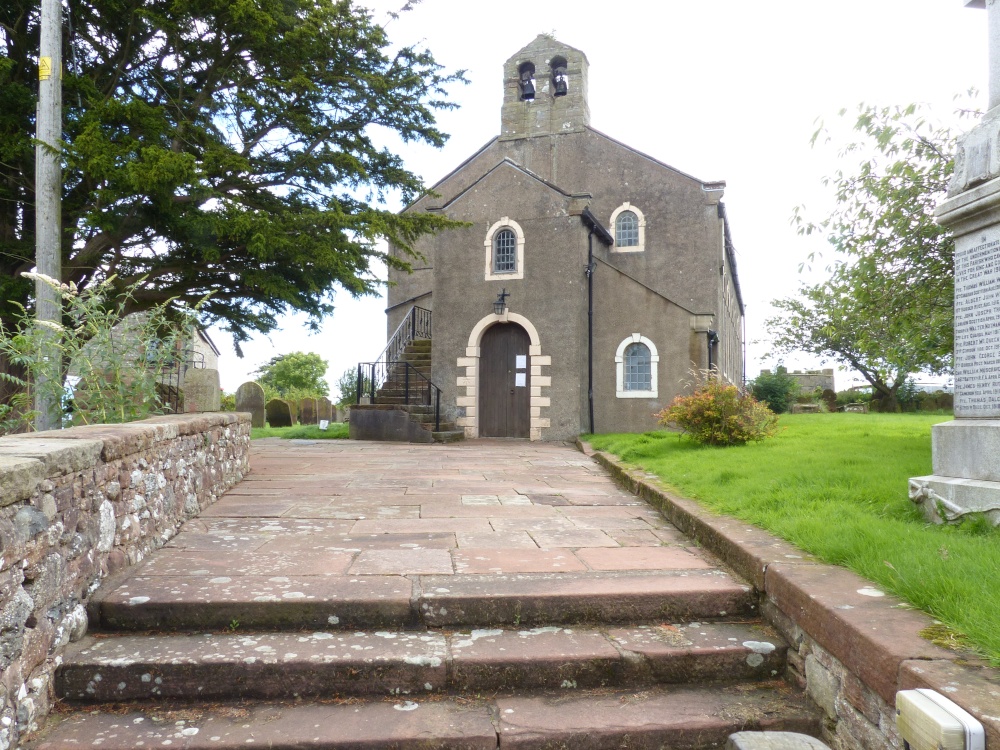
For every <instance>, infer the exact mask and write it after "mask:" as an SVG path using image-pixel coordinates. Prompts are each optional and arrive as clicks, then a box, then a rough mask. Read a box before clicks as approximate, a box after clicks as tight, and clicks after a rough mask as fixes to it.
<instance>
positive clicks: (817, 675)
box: [577, 441, 1000, 750]
mask: <svg viewBox="0 0 1000 750" xmlns="http://www.w3.org/2000/svg"><path fill="white" fill-rule="evenodd" d="M577 446H578V447H579V448H580V450H581V451H583V452H584V453H585V454H587V455H588V456H591V457H592V458H594V459H595V460H596V461H598V462H599V463H600V464H601V465H602V466H604V467H605V468H606V469H607V470H608V471H609V472H610V473H611V475H612V476H613V477H614V479H615V481H616V482H618V483H619V484H620V485H621V486H623V487H624V488H626V489H628V490H630V491H631V492H633V493H635V494H636V495H638V496H640V497H642V498H643V499H644V500H646V501H647V502H649V503H650V504H652V505H653V506H654V507H655V508H657V509H658V510H659V511H660V512H661V513H663V515H664V516H665V517H666V518H667V520H669V521H670V522H671V523H673V524H674V525H675V526H676V527H677V528H678V529H680V530H681V531H683V532H684V533H685V534H687V535H689V536H690V537H692V538H693V539H695V540H697V541H698V542H699V543H701V544H702V545H704V546H705V547H706V548H707V549H708V550H709V551H711V552H712V553H713V554H715V555H716V556H717V557H719V558H720V559H721V560H722V561H723V562H725V563H726V564H727V565H728V566H729V567H730V568H732V569H733V571H734V572H735V573H736V574H737V575H740V576H742V577H743V578H745V579H746V580H747V581H749V582H750V583H751V584H753V586H754V587H755V588H756V589H757V591H758V593H759V595H760V598H761V613H762V614H763V616H764V617H765V618H766V619H767V620H769V621H770V622H771V624H773V625H774V626H775V627H777V628H778V629H779V630H781V631H782V633H783V634H784V635H785V637H786V638H787V639H788V640H789V646H790V650H789V668H790V671H791V672H792V676H793V677H795V678H797V679H798V680H799V681H800V682H801V683H802V684H803V686H804V687H806V689H807V690H808V691H809V694H810V695H811V696H812V697H813V699H814V700H815V701H816V702H817V703H818V704H819V705H820V706H821V707H822V708H823V709H824V711H825V712H826V714H827V718H828V719H829V721H830V723H831V724H832V725H833V726H829V727H828V728H829V729H830V733H831V735H834V736H835V737H837V738H839V739H840V740H841V741H843V742H844V743H845V744H846V745H847V746H848V747H853V746H859V747H879V746H880V744H879V743H880V741H881V742H882V743H884V745H882V746H889V745H890V744H892V745H898V744H899V742H898V737H897V736H896V734H895V722H894V720H893V716H892V714H893V713H894V712H893V711H892V708H893V707H894V704H895V695H896V691H898V690H907V689H910V688H919V687H924V688H932V689H934V690H937V691H938V692H940V693H943V694H944V695H947V696H948V697H949V698H951V699H952V700H953V701H955V702H956V703H958V704H959V705H961V706H962V707H963V708H965V710H967V711H968V712H969V713H971V714H972V715H973V716H975V717H976V718H977V719H979V721H981V722H982V723H983V725H984V727H985V728H986V748H987V750H1000V671H998V670H996V669H990V668H989V667H987V666H984V665H982V664H978V663H975V660H970V659H969V658H968V656H966V655H963V654H959V653H956V652H953V651H948V650H945V649H942V648H939V647H938V646H935V645H933V644H932V643H930V642H929V641H927V640H925V639H924V638H922V637H921V635H920V633H921V631H923V630H924V629H925V628H927V627H928V626H930V625H932V624H934V620H933V619H931V617H929V616H928V615H926V614H924V613H923V612H920V611H918V610H915V609H913V608H912V607H910V605H908V604H906V603H904V602H902V601H901V600H900V599H897V598H895V597H892V596H888V595H884V594H882V592H880V591H879V590H878V588H877V587H876V586H875V584H873V583H872V582H870V581H868V580H866V579H864V578H861V577H860V576H858V575H855V574H854V573H852V572H850V571H848V570H845V569H843V568H839V567H837V566H834V565H826V564H823V563H820V562H818V561H817V560H816V559H815V558H812V557H811V556H810V555H808V554H807V553H805V552H803V551H802V550H800V549H799V548H797V547H795V546H793V545H791V544H789V543H788V542H786V541H784V540H782V539H779V538H778V537H776V536H774V535H773V534H770V533H768V532H766V531H764V530H762V529H760V528H757V527H756V526H753V525H751V524H749V523H746V522H744V521H739V520H736V519H734V518H730V517H727V516H720V515H716V514H714V513H712V512H710V511H708V510H707V509H705V508H704V507H702V506H701V505H699V504H698V503H697V502H695V501H693V500H689V499H687V498H682V497H678V496H676V495H673V494H671V493H670V492H668V491H667V490H665V489H663V488H662V487H661V486H659V480H658V479H657V478H656V477H654V476H653V475H650V474H647V473H645V472H643V471H641V470H639V469H635V468H630V467H628V466H627V465H625V464H624V463H622V462H621V461H619V460H618V459H617V458H615V457H613V456H610V455H608V454H606V453H602V452H599V451H594V450H593V449H592V448H591V447H590V445H589V444H587V443H584V442H582V441H577ZM998 627H1000V613H998ZM817 646H818V648H817ZM793 652H794V653H793ZM830 657H832V659H831V658H830ZM842 725H843V726H842Z"/></svg>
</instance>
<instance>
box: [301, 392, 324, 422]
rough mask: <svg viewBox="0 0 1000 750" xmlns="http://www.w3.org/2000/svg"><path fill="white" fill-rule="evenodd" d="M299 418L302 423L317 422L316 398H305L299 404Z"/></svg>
mask: <svg viewBox="0 0 1000 750" xmlns="http://www.w3.org/2000/svg"><path fill="white" fill-rule="evenodd" d="M299 420H300V421H301V422H302V424H316V422H317V421H319V420H317V419H316V399H314V398H304V399H302V401H301V402H300V404H299Z"/></svg>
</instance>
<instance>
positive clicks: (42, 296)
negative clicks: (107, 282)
mask: <svg viewBox="0 0 1000 750" xmlns="http://www.w3.org/2000/svg"><path fill="white" fill-rule="evenodd" d="M41 12H42V17H41V42H40V44H39V50H38V112H37V118H36V126H35V139H36V141H37V143H36V145H35V268H36V269H37V271H38V273H40V274H44V275H45V276H51V277H52V278H53V279H55V280H56V281H61V280H62V237H61V234H62V231H61V227H62V167H61V158H62V0H41ZM35 318H36V320H37V321H39V322H40V323H42V322H45V321H51V322H53V323H57V324H60V323H61V322H62V299H61V295H60V293H59V290H58V289H53V288H52V287H50V286H49V285H48V284H45V283H44V282H42V281H39V280H36V281H35ZM43 335H44V337H45V338H44V343H43V345H42V352H41V355H42V357H43V361H44V362H46V363H47V365H48V366H47V367H46V368H45V372H42V373H39V374H38V377H37V380H36V382H35V411H36V412H37V413H38V416H37V417H36V418H35V429H37V430H39V431H42V430H52V429H57V428H58V427H60V425H61V422H62V418H61V399H59V398H57V397H56V396H55V395H54V394H52V393H46V391H50V390H52V389H51V388H46V384H47V383H49V382H51V381H53V380H56V381H57V382H59V383H61V382H62V358H61V356H60V353H59V347H58V336H59V334H58V333H57V332H56V331H54V330H46V329H44V328H43ZM59 390H60V391H61V389H59Z"/></svg>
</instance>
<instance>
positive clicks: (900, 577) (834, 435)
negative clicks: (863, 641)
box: [585, 414, 1000, 666]
mask: <svg viewBox="0 0 1000 750" xmlns="http://www.w3.org/2000/svg"><path fill="white" fill-rule="evenodd" d="M948 419H950V417H949V416H944V415H936V416H927V415H919V414H914V415H911V414H798V415H783V416H782V417H781V427H782V428H783V429H782V430H781V431H780V433H779V434H778V435H777V437H775V438H772V439H771V440H767V441H765V442H763V443H756V444H751V445H746V446H738V447H729V448H712V447H702V446H698V445H696V444H694V443H693V442H692V441H690V440H689V439H687V438H683V439H682V438H680V437H679V436H678V435H677V434H676V433H670V432H653V433H646V434H643V435H594V436H590V437H589V438H585V439H588V440H589V442H590V443H591V444H592V445H593V446H594V448H596V449H598V450H603V451H607V452H609V453H614V454H616V455H618V456H619V457H621V458H622V459H623V460H624V461H626V462H628V463H630V464H633V465H636V466H640V467H642V468H644V469H646V470H648V471H650V472H652V473H654V474H656V475H657V476H659V477H660V478H661V479H662V480H663V481H664V482H665V483H666V484H667V485H669V486H670V487H672V488H673V489H674V490H676V491H677V492H678V493H679V494H682V495H685V496H686V497H690V498H693V499H696V500H698V501H700V502H701V503H702V504H703V505H705V506H706V507H708V508H711V509H713V510H715V511H718V512H719V513H725V514H727V515H731V516H735V517H737V518H740V519H743V520H745V521H749V522H751V523H754V524H756V525H758V526H761V527H763V528H765V529H768V530H769V531H771V532H773V533H775V534H777V535H778V536H781V537H783V538H784V539H787V540H788V541H790V542H792V543H794V544H796V545H798V546H799V547H801V548H802V549H805V550H807V551H808V552H811V553H812V554H814V555H816V556H817V557H819V558H821V559H822V560H824V561H826V562H829V563H834V564H836V565H842V566H844V567H846V568H850V569H851V570H853V571H854V572H856V573H858V574H860V575H862V576H864V577H865V578H868V579H871V580H872V581H875V582H877V583H878V584H879V585H880V586H882V587H884V588H885V589H887V590H891V591H892V592H894V593H895V594H897V595H899V596H900V597H902V598H903V599H905V600H907V601H908V602H910V603H911V604H913V605H915V606H917V607H919V608H920V609H923V610H925V611H926V612H928V613H930V614H931V615H933V616H934V617H935V618H937V619H938V620H940V621H941V622H943V623H944V624H945V625H947V626H949V627H951V628H953V629H954V630H957V631H959V633H960V634H964V636H965V637H967V639H968V642H969V643H971V644H972V645H973V646H974V648H975V649H976V650H978V651H979V652H981V653H982V654H983V655H985V656H987V657H988V658H989V659H990V661H991V662H992V663H993V665H994V666H1000V530H997V529H994V528H991V527H990V526H989V524H987V523H985V522H983V521H982V519H978V520H973V521H969V522H966V523H965V524H963V525H962V526H958V527H953V526H946V527H944V526H934V525H931V524H928V523H926V522H925V521H924V518H923V516H922V515H921V513H920V511H919V509H918V508H917V507H916V506H915V505H913V503H911V502H910V500H909V499H908V497H907V480H908V479H909V478H910V477H914V476H922V475H925V474H930V473H931V439H930V428H931V425H932V424H935V423H936V422H943V421H946V420H948ZM959 639H960V640H961V636H959Z"/></svg>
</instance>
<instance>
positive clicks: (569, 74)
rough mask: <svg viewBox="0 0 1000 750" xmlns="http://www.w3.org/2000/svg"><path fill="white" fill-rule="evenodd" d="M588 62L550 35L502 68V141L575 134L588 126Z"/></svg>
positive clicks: (518, 54)
mask: <svg viewBox="0 0 1000 750" xmlns="http://www.w3.org/2000/svg"><path fill="white" fill-rule="evenodd" d="M588 66H589V63H588V62H587V56H586V55H585V54H583V53H582V52H581V51H580V50H578V49H574V48H573V47H570V46H568V45H566V44H562V43H560V42H558V41H557V40H556V39H555V38H554V37H551V36H548V35H547V34H539V35H538V36H537V37H535V40H534V41H533V42H532V43H531V44H529V45H528V46H527V47H525V48H524V49H522V50H520V51H519V52H518V53H517V54H515V55H514V56H513V57H511V58H510V59H509V60H507V62H506V63H504V66H503V108H502V109H501V113H500V140H502V141H510V140H516V139H518V138H532V137H534V136H539V135H555V134H557V133H575V132H579V131H581V130H583V128H584V126H585V125H588V124H590V107H589V106H588V104H587V68H588Z"/></svg>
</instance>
